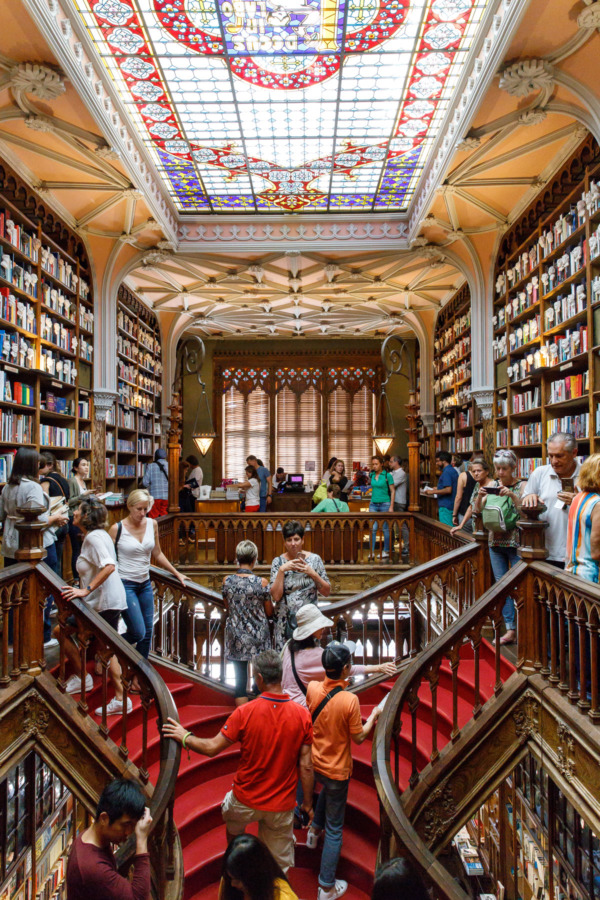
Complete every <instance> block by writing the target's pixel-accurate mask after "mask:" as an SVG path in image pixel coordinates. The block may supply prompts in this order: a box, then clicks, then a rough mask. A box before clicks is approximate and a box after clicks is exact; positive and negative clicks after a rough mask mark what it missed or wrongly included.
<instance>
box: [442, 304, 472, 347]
mask: <svg viewBox="0 0 600 900" xmlns="http://www.w3.org/2000/svg"><path fill="white" fill-rule="evenodd" d="M470 327H471V310H469V311H468V312H466V313H464V315H462V316H459V317H458V319H455V320H454V322H453V324H452V325H450V326H449V327H448V328H446V329H445V330H444V331H443V332H442V334H441V335H440V337H439V338H438V339H437V340H436V341H435V342H434V347H435V351H436V353H437V352H438V351H440V350H444V349H445V348H446V347H448V346H449V345H450V344H451V343H452V342H453V341H454V340H456V338H457V337H458V336H459V335H461V334H463V332H465V331H466V330H467V329H468V328H470Z"/></svg>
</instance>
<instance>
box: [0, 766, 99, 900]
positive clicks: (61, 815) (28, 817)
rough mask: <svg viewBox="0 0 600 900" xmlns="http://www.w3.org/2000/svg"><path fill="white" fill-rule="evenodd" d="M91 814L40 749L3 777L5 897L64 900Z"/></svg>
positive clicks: (0, 889)
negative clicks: (74, 850)
mask: <svg viewBox="0 0 600 900" xmlns="http://www.w3.org/2000/svg"><path fill="white" fill-rule="evenodd" d="M88 819H89V817H88V814H87V812H86V811H85V809H84V808H83V807H82V805H81V804H80V803H79V802H78V800H77V799H76V798H75V797H74V796H73V794H71V792H70V791H69V790H68V789H67V787H66V786H65V785H64V784H63V783H62V782H61V781H60V779H59V778H58V776H57V775H56V773H54V772H52V771H51V769H50V768H49V767H48V766H47V765H46V763H45V762H44V761H43V760H42V759H41V757H39V756H38V755H37V754H36V753H33V752H32V753H29V754H28V755H27V756H26V757H25V758H24V759H23V760H21V761H20V762H19V763H18V764H17V765H15V766H13V768H12V769H10V770H9V771H8V773H7V774H6V775H5V777H4V779H3V780H2V781H1V782H0V830H1V832H2V847H1V848H0V900H34V898H35V900H62V898H64V897H65V896H66V893H65V887H66V886H65V870H66V862H67V856H68V852H69V849H70V847H71V843H72V842H73V839H74V838H75V836H76V835H77V834H78V833H79V832H80V831H81V830H83V829H84V828H86V827H87V825H88Z"/></svg>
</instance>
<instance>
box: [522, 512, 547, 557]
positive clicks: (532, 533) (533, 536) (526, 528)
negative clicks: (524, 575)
mask: <svg viewBox="0 0 600 900" xmlns="http://www.w3.org/2000/svg"><path fill="white" fill-rule="evenodd" d="M544 512H546V506H545V504H544V503H538V505H537V506H522V507H521V518H520V520H519V522H517V526H518V528H519V531H520V532H521V546H520V547H519V549H518V554H519V556H520V557H521V559H523V560H524V561H525V562H531V561H532V560H534V559H546V557H547V556H548V551H547V550H546V528H547V527H548V523H547V522H541V521H540V516H541V514H542V513H544Z"/></svg>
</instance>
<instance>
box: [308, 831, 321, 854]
mask: <svg viewBox="0 0 600 900" xmlns="http://www.w3.org/2000/svg"><path fill="white" fill-rule="evenodd" d="M320 837H321V830H320V829H319V831H317V830H316V829H314V828H309V829H308V831H307V832H306V846H307V847H308V849H309V850H314V849H315V848H316V846H317V844H318V843H319V838H320Z"/></svg>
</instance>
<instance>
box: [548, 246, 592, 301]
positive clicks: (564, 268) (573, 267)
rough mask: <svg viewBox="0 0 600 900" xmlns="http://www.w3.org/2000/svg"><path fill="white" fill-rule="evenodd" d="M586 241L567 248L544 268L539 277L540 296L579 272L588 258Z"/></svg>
mask: <svg viewBox="0 0 600 900" xmlns="http://www.w3.org/2000/svg"><path fill="white" fill-rule="evenodd" d="M588 252H589V251H588V243H587V240H583V241H582V242H581V243H580V244H578V245H577V246H576V247H573V249H572V250H568V251H567V252H565V253H563V255H562V256H559V257H558V259H556V260H554V262H553V263H552V265H550V266H548V268H547V269H545V270H544V271H543V272H542V274H541V277H540V280H541V282H542V297H545V296H546V295H547V294H549V293H550V292H551V291H553V290H554V289H555V288H557V287H558V286H559V284H562V283H563V281H567V279H568V278H572V277H573V276H574V275H577V273H578V272H581V271H582V270H583V268H584V266H585V264H586V263H587V259H588Z"/></svg>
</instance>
